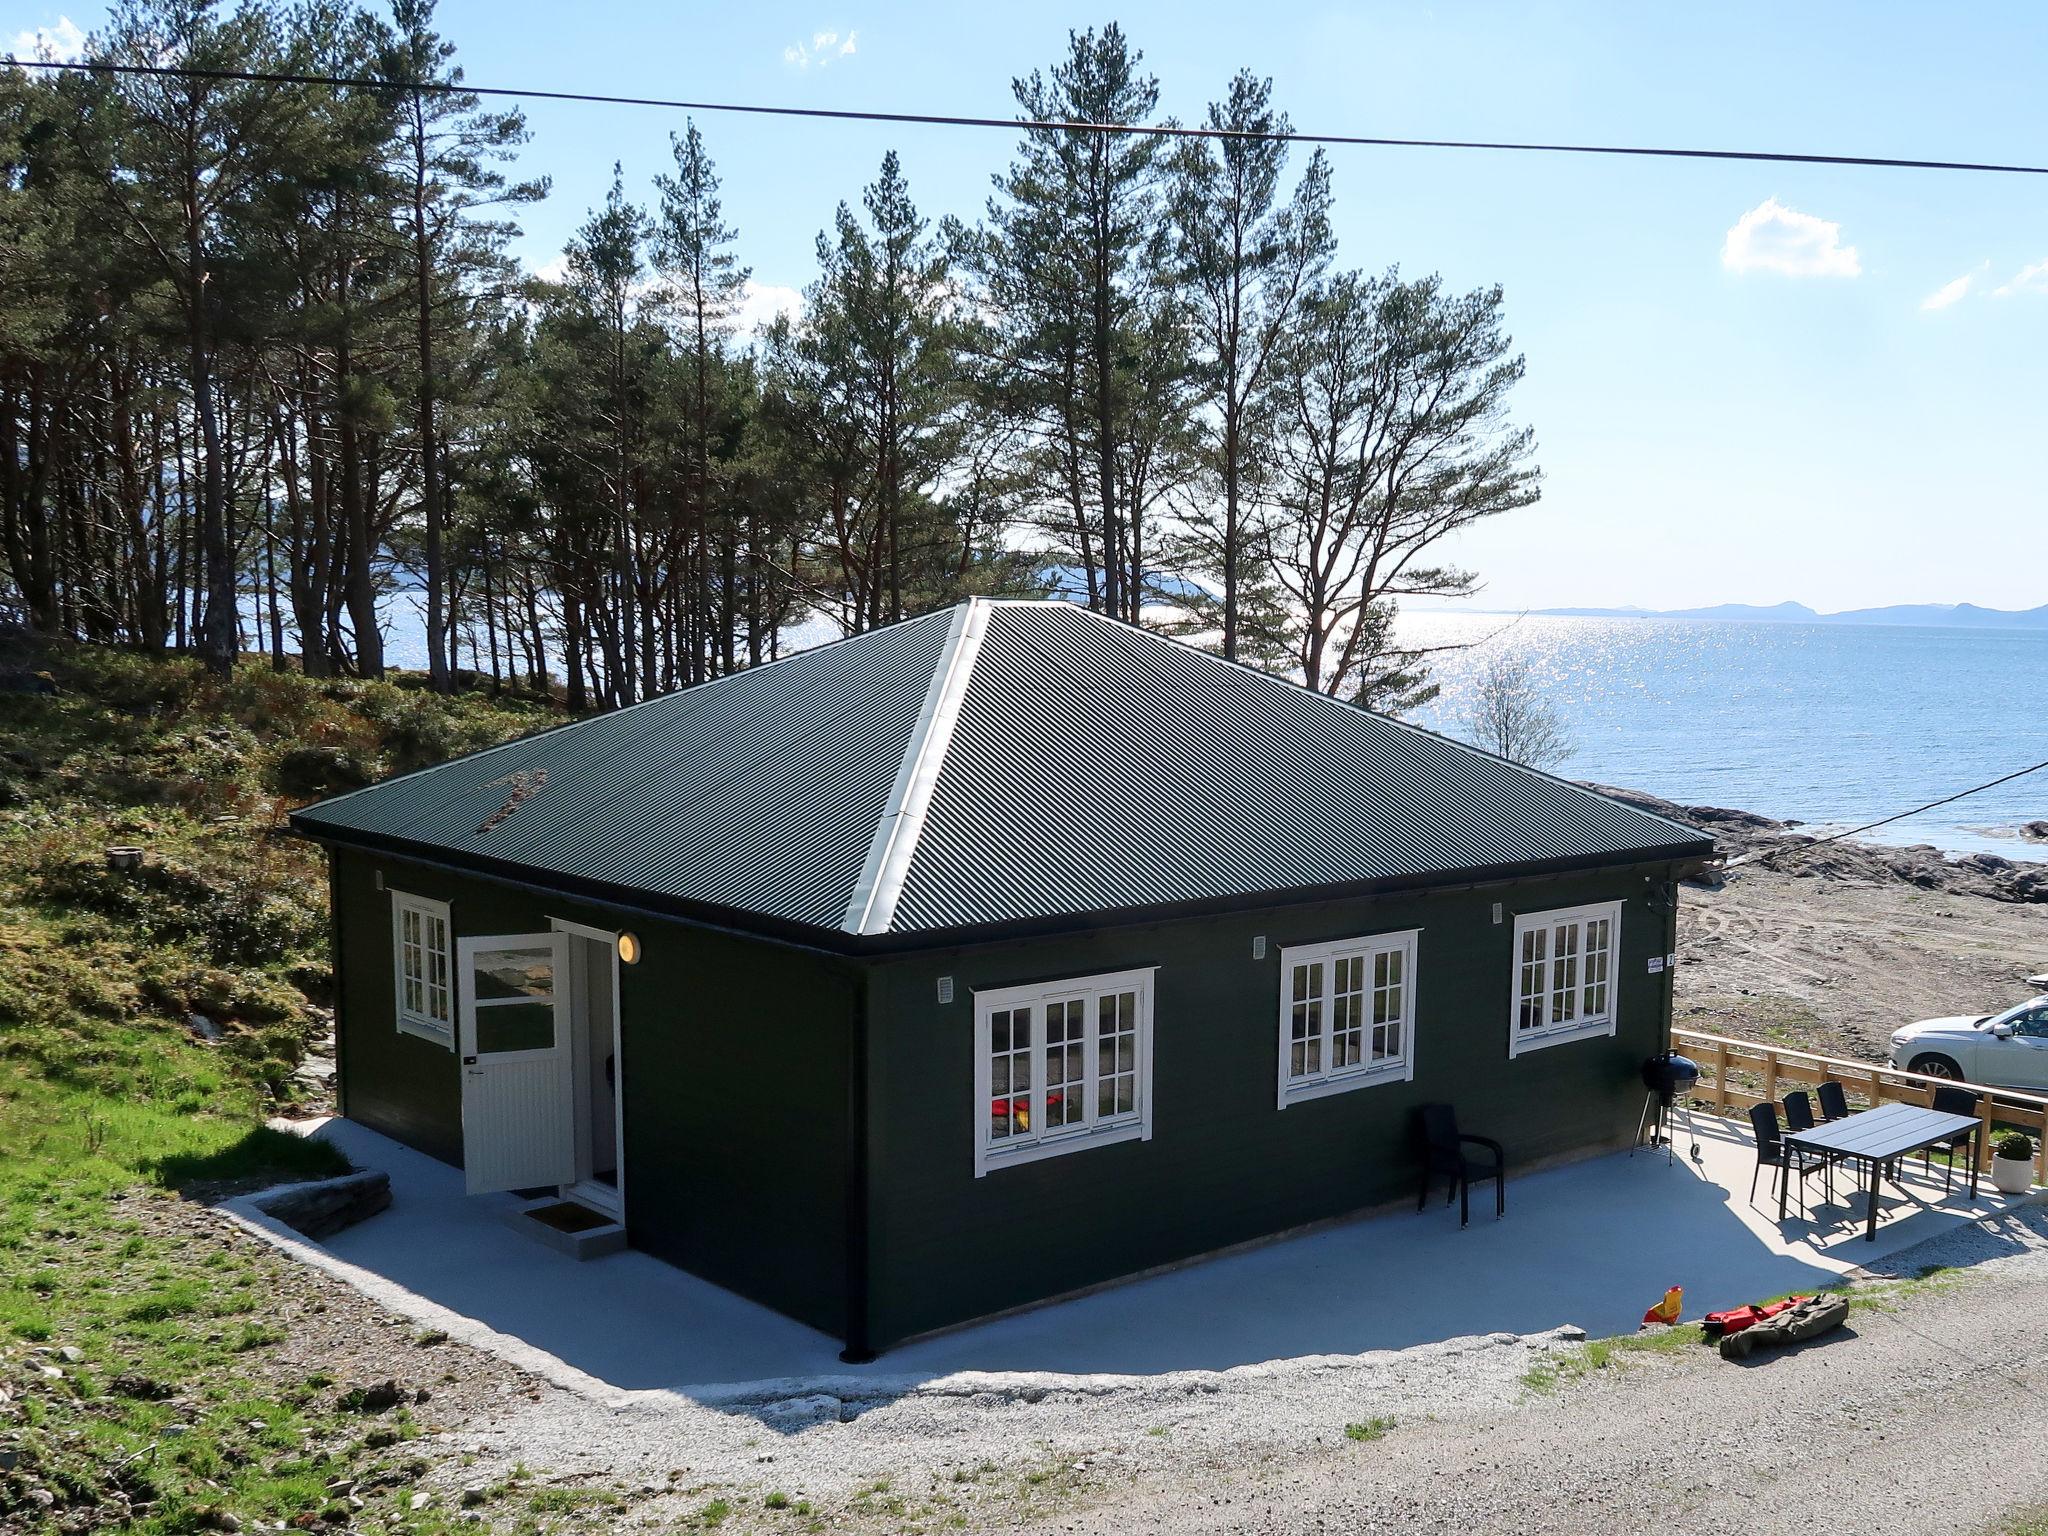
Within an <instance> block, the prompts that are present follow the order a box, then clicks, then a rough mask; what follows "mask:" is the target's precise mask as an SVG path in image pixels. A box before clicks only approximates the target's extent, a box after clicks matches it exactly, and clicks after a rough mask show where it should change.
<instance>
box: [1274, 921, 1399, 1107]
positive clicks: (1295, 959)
mask: <svg viewBox="0 0 2048 1536" xmlns="http://www.w3.org/2000/svg"><path fill="white" fill-rule="evenodd" d="M1419 934H1420V930H1419V929H1411V930H1409V931H1407V932H1404V933H1381V934H1373V935H1371V936H1369V937H1366V938H1358V939H1340V940H1337V941H1335V942H1332V943H1328V944H1306V945H1299V946H1296V947H1294V948H1290V949H1283V950H1282V951H1281V952H1280V977H1281V992H1280V1086H1279V1103H1280V1107H1281V1108H1283V1109H1284V1108H1286V1107H1287V1106H1288V1105H1289V1104H1292V1103H1294V1102H1296V1101H1298V1100H1301V1099H1314V1098H1322V1097H1324V1096H1326V1095H1328V1094H1332V1093H1342V1092H1344V1091H1346V1090H1347V1089H1351V1088H1361V1087H1364V1086H1366V1085H1367V1084H1369V1083H1377V1082H1406V1081H1408V1080H1409V1079H1411V1078H1413V1077H1414V1075H1415V1060H1414V995H1415V991H1414V977H1415V948H1416V940H1417V938H1418V937H1419Z"/></svg>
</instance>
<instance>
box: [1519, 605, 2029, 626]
mask: <svg viewBox="0 0 2048 1536" xmlns="http://www.w3.org/2000/svg"><path fill="white" fill-rule="evenodd" d="M1529 611H1530V612H1531V613H1536V614H1542V615H1544V616H1546V617H1552V618H1565V619H1718V620H1721V621H1723V622H1727V623H1736V624H1922V625H1933V626H1936V627H1942V628H1949V629H2048V603H2044V604H2042V605H2041V606H2040V607H2039V608H2022V609H2017V610H2015V609H2007V608H1979V607H1978V606H1977V605H1976V604H1975V603H1894V604H1893V605H1892V606H1891V607H1889V608H1850V609H1846V610H1844V611H1843V612H1841V613H1818V612H1816V611H1815V610H1813V609H1811V608H1809V607H1807V606H1806V604H1804V603H1774V604H1772V605H1771V606H1769V607H1764V606H1760V605H1758V604H1756V603H1716V604H1715V605H1714V606H1713V607H1711V608H1532V609H1530V610H1529Z"/></svg>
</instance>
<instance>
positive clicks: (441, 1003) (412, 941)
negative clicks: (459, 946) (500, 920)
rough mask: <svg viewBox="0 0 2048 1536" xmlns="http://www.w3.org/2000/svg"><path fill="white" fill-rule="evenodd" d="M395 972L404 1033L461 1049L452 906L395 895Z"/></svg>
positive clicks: (399, 1017) (441, 902)
mask: <svg viewBox="0 0 2048 1536" xmlns="http://www.w3.org/2000/svg"><path fill="white" fill-rule="evenodd" d="M391 953H392V966H391V972H392V975H393V977H394V978H395V979H396V982H397V991H398V1028H399V1032H400V1033H401V1034H407V1035H418V1036H420V1037H421V1038H422V1039H425V1040H432V1041H433V1042H435V1043H436V1044H437V1045H445V1046H447V1047H448V1048H449V1049H450V1050H453V1049H454V1048H455V1009H454V1006H453V998H452V993H451V989H450V981H449V978H450V976H451V974H452V973H451V971H450V969H449V959H448V956H449V942H448V904H447V903H446V902H444V901H429V900H427V898H426V897H424V896H408V895H407V894H405V892H403V891H393V892H392V893H391Z"/></svg>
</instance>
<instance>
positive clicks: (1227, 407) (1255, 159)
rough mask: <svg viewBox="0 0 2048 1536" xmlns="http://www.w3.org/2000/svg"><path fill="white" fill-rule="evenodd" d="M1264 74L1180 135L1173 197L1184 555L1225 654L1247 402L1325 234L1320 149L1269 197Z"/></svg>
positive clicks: (1234, 650) (1230, 653)
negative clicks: (1210, 597)
mask: <svg viewBox="0 0 2048 1536" xmlns="http://www.w3.org/2000/svg"><path fill="white" fill-rule="evenodd" d="M1272 85H1273V83H1272V81H1270V80H1261V79H1259V78H1258V77H1257V76H1255V75H1252V74H1251V73H1249V72H1248V71H1240V72H1239V73H1238V74H1237V75H1236V76H1235V77H1233V78H1232V80H1231V82H1230V92H1229V95H1228V96H1227V97H1226V98H1225V99H1224V100H1222V101H1220V102H1211V103H1210V104H1209V113H1208V118H1207V122H1208V126H1209V127H1211V128H1215V129H1218V130H1221V131H1223V133H1224V134H1226V135H1227V136H1226V137H1222V138H1217V139H1206V138H1205V139H1189V140H1186V141H1184V147H1183V149H1182V152H1181V154H1180V156H1179V158H1178V160H1177V163H1176V166H1175V184H1174V194H1173V214H1174V233H1175V240H1176V252H1175V254H1176V256H1177V258H1178V268H1179V270H1178V273H1177V275H1178V277H1179V279H1180V282H1181V284H1182V285H1183V288H1184V290H1185V292H1186V294H1187V307H1188V312H1189V315H1190V319H1191V322H1192V326H1193V329H1194V332H1195V336H1196V338H1197V341H1196V359H1195V373H1196V377H1197V379H1198V381H1199V382H1198V386H1197V387H1198V389H1199V394H1200V401H1201V405H1202V413H1201V417H1200V421H1199V430H1200V432H1201V438H1202V442H1201V449H1200V457H1201V461H1202V470H1203V486H1202V490H1203V493H1204V494H1203V498H1202V502H1201V506H1200V510H1198V512H1197V514H1196V516H1195V518H1194V523H1195V528H1194V541H1195V551H1194V553H1195V557H1196V561H1197V563H1198V564H1200V565H1201V566H1203V567H1205V568H1206V569H1207V570H1208V571H1209V572H1211V573H1213V574H1214V575H1215V576H1216V577H1217V578H1218V580H1219V582H1220V585H1221V588H1222V593H1221V603H1220V605H1219V606H1220V608H1221V613H1220V615H1219V616H1218V618H1219V621H1220V622H1219V627H1220V629H1221V631H1222V646H1223V654H1224V655H1225V656H1226V657H1228V658H1230V659H1231V660H1233V661H1235V660H1237V659H1238V656H1239V654H1240V649H1241V645H1242V641H1241V638H1240V637H1241V630H1242V627H1243V623H1244V606H1245V602H1244V600H1245V596H1246V589H1247V587H1248V585H1250V578H1251V577H1252V576H1253V568H1252V562H1251V561H1250V560H1249V559H1248V558H1247V556H1248V554H1249V553H1250V550H1251V540H1250V537H1249V530H1248V528H1247V522H1248V519H1249V517H1250V514H1251V512H1252V508H1253V506H1254V504H1255V503H1256V501H1257V498H1258V495H1259V490H1260V487H1259V486H1258V484H1257V481H1258V478H1259V475H1260V472H1261V469H1262V467H1263V465H1264V462H1265V460H1266V458H1267V452H1266V450H1267V448H1268V446H1269V437H1270V433H1269V428H1270V423H1269V422H1268V420H1267V419H1266V418H1265V417H1264V416H1263V415H1262V414H1261V413H1260V411H1259V409H1258V405H1259V402H1260V399H1261V396H1262V394H1263V392H1264V385H1265V382H1266V377H1267V373H1268V370H1269V369H1270V368H1271V366H1272V362H1273V358H1274V355H1275V353H1276V352H1277V351H1278V349H1279V347H1280V345H1281V343H1282V340H1283V338H1284V337H1285V336H1286V335H1287V333H1288V330H1289V328H1290V327H1291V326H1292V325H1293V323H1294V321H1295V318H1296V316H1297V315H1298V314H1299V313H1300V309H1301V304H1302V301H1303V299H1304V298H1305V296H1306V295H1307V293H1308V292H1309V290H1310V288H1311V287H1312V286H1313V285H1314V283H1315V282H1316V281H1317V279H1318V278H1319V277H1320V276H1321V274H1322V271H1323V269H1324V268H1325V267H1326V266H1327V265H1328V263H1329V260H1330V256H1331V253H1332V251H1333V250H1334V249H1335V245H1336V241H1335V237H1334V236H1333V235H1332V233H1331V230H1330V219H1329V208H1330V170H1329V165H1328V162H1327V161H1325V160H1324V158H1323V154H1322V151H1321V150H1317V151H1316V153H1315V156H1314V158H1312V159H1311V160H1310V161H1309V165H1308V170H1307V171H1306V172H1305V173H1304V174H1303V176H1302V178H1301V182H1300V184H1299V185H1298V186H1297V187H1296V189H1295V192H1294V195H1293V198H1292V199H1291V200H1289V201H1287V202H1282V201H1281V195H1280V178H1281V172H1282V171H1283V170H1284V168H1285V166H1286V162H1287V145H1286V144H1285V142H1284V141H1281V140H1279V139H1277V138H1273V137H1268V136H1269V135H1277V134H1284V133H1287V132H1288V131H1289V130H1290V128H1291V126H1292V125H1291V124H1290V123H1289V122H1288V120H1287V115H1286V114H1285V113H1284V112H1276V111H1274V109H1273V107H1272ZM1212 498H1213V500H1212ZM1258 606H1259V607H1260V608H1261V609H1262V610H1263V612H1262V614H1261V622H1260V625H1259V627H1261V628H1264V629H1270V628H1271V623H1272V619H1271V615H1272V607H1271V604H1270V603H1262V604H1260V605H1258ZM1261 650H1263V648H1261Z"/></svg>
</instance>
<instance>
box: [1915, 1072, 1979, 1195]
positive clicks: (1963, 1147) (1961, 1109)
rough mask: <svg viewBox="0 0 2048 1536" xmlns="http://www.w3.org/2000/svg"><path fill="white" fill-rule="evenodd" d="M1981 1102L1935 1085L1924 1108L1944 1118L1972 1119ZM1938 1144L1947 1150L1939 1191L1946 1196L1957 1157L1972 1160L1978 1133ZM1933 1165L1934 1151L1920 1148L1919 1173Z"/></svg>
mask: <svg viewBox="0 0 2048 1536" xmlns="http://www.w3.org/2000/svg"><path fill="white" fill-rule="evenodd" d="M1981 1102H1982V1098H1981V1097H1980V1096H1979V1095H1978V1094H1974V1093H1972V1092H1970V1090H1969V1089H1967V1088H1952V1087H1949V1086H1948V1085H1947V1084H1945V1083H1944V1084H1937V1085H1936V1087H1935V1090H1934V1098H1933V1100H1932V1102H1930V1103H1929V1104H1928V1106H1927V1107H1928V1108H1929V1109H1938V1110H1940V1111H1941V1112H1942V1113H1943V1114H1944V1115H1969V1116H1971V1117H1973V1118H1974V1117H1975V1116H1976V1114H1977V1106H1978V1105H1979V1104H1980V1103H1981ZM1939 1145H1942V1146H1945V1147H1946V1148H1947V1150H1948V1166H1947V1167H1945V1168H1943V1169H1942V1170H1941V1192H1942V1193H1943V1194H1944V1195H1945V1194H1947V1193H1948V1189H1949V1185H1950V1183H1951V1182H1953V1180H1954V1179H1955V1176H1956V1157H1957V1156H1958V1155H1959V1154H1960V1155H1962V1156H1964V1157H1975V1156H1976V1155H1977V1133H1976V1132H1975V1131H1974V1130H1969V1131H1964V1132H1963V1133H1962V1134H1961V1135H1960V1136H1957V1137H1955V1138H1954V1139H1953V1140H1951V1141H1948V1142H1944V1143H1939ZM1933 1162H1934V1148H1933V1147H1922V1148H1921V1149H1920V1171H1921V1172H1923V1173H1925V1172H1928V1171H1929V1170H1930V1168H1931V1167H1932V1165H1933Z"/></svg>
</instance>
